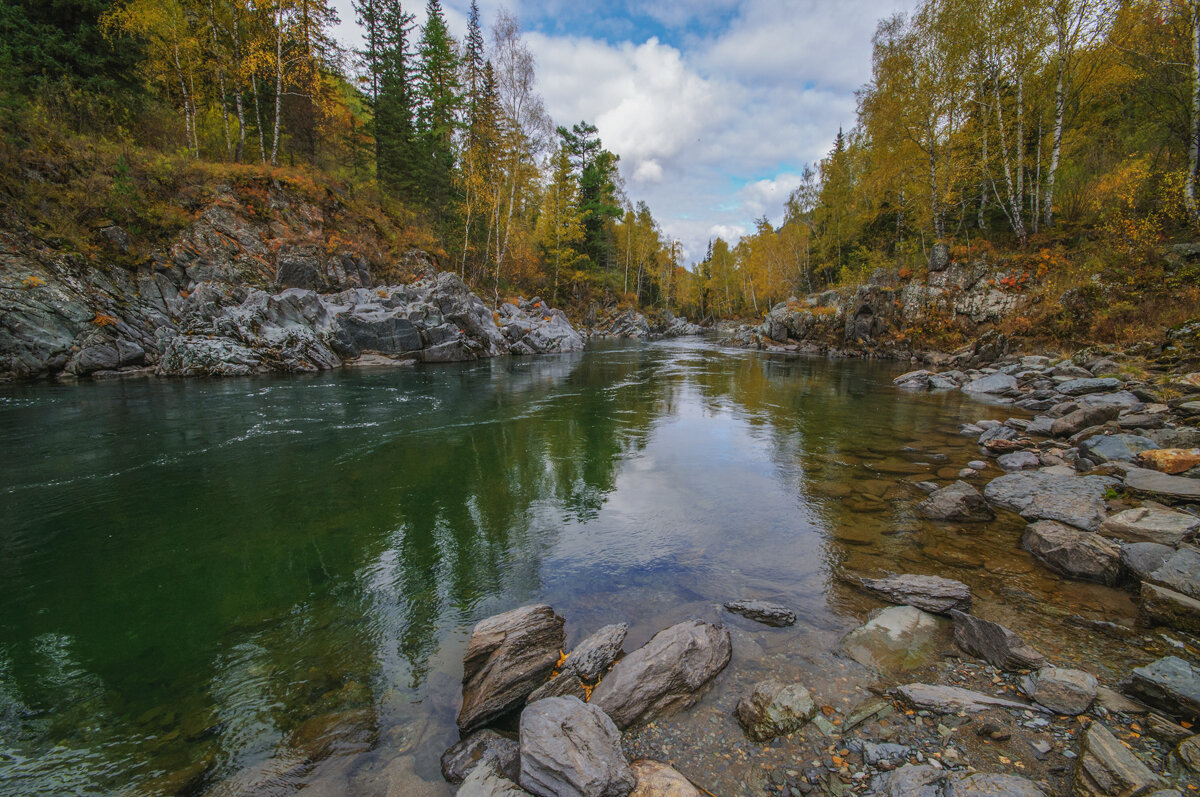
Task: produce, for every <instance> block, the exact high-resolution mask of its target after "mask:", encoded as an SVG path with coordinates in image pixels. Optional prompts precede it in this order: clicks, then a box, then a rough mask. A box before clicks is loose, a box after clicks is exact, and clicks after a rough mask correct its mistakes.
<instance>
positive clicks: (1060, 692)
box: [1024, 667, 1100, 714]
mask: <svg viewBox="0 0 1200 797" xmlns="http://www.w3.org/2000/svg"><path fill="white" fill-rule="evenodd" d="M1024 686H1025V694H1026V695H1028V696H1029V698H1030V699H1031V700H1033V701H1034V702H1036V703H1037V704H1038V705H1041V706H1045V707H1046V708H1048V709H1050V710H1051V711H1053V712H1054V713H1056V714H1082V713H1083V712H1085V711H1087V710H1088V708H1089V707H1090V706H1091V705H1092V701H1093V700H1095V699H1096V691H1097V690H1098V689H1099V687H1100V682H1099V681H1097V680H1096V676H1094V675H1092V674H1091V673H1087V672H1084V671H1083V670H1072V669H1068V668H1065V667H1043V668H1042V669H1040V670H1038V671H1037V672H1036V673H1034V674H1033V675H1031V676H1029V677H1028V678H1026V679H1025V682H1024Z"/></svg>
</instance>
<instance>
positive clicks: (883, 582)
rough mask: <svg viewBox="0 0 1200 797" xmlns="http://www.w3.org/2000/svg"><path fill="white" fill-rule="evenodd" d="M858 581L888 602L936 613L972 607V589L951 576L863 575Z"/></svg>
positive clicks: (864, 587)
mask: <svg viewBox="0 0 1200 797" xmlns="http://www.w3.org/2000/svg"><path fill="white" fill-rule="evenodd" d="M859 584H860V585H861V586H862V588H863V589H865V590H867V591H868V592H871V593H873V594H874V595H876V596H878V597H880V598H882V599H883V600H885V601H888V602H889V603H896V604H900V605H902V606H915V607H916V608H918V609H924V610H925V611H927V612H933V613H935V614H949V613H950V610H951V609H958V610H959V611H964V612H965V611H970V610H971V588H970V587H968V586H967V585H966V584H964V583H962V582H961V581H955V580H953V579H950V578H942V577H941V576H919V575H912V574H903V575H896V576H887V577H886V578H864V579H860V580H859Z"/></svg>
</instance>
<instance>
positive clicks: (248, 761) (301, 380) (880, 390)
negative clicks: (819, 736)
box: [0, 339, 1133, 795]
mask: <svg viewBox="0 0 1200 797" xmlns="http://www.w3.org/2000/svg"><path fill="white" fill-rule="evenodd" d="M900 370H902V369H901V368H899V367H898V366H896V365H895V364H888V365H883V364H878V363H869V362H861V361H849V360H838V361H831V360H825V359H819V358H804V357H792V358H784V357H779V356H770V355H764V354H759V353H755V352H746V351H738V350H730V349H723V348H720V347H718V346H716V345H715V344H713V343H711V342H708V341H705V340H700V339H683V340H679V341H669V342H659V343H652V344H637V343H630V344H619V345H593V346H592V347H590V348H589V350H588V351H586V352H583V353H579V354H573V355H557V356H546V357H536V358H500V359H497V360H492V361H486V362H479V363H471V364H463V365H445V366H429V367H419V368H395V369H374V370H365V369H364V370H350V369H346V370H340V371H336V372H329V373H324V374H320V375H314V376H292V377H261V378H253V379H229V380H224V381H202V380H195V381H109V382H98V383H85V384H78V385H47V384H41V385H7V386H3V387H0V451H3V457H2V458H0V496H2V503H0V793H4V794H33V793H37V794H58V793H98V794H138V793H147V794H149V793H182V794H237V793H256V794H280V795H282V794H289V793H292V792H294V791H295V790H297V789H298V788H301V787H308V788H311V789H313V790H314V791H306V793H311V794H320V793H326V792H328V793H348V792H353V793H356V794H380V795H383V794H388V793H389V789H391V792H390V793H391V794H395V795H423V794H429V795H449V794H453V789H452V787H450V786H449V785H447V784H445V783H444V782H442V780H441V776H440V773H439V769H438V758H439V756H440V754H441V752H442V751H443V750H444V749H445V748H446V747H447V746H448V745H450V744H451V743H453V742H454V741H456V740H457V738H458V736H457V731H456V729H455V727H454V716H455V713H456V710H457V707H458V705H457V703H458V700H459V690H460V679H461V677H462V664H461V657H462V653H463V650H464V648H465V644H466V639H467V636H468V634H469V632H470V629H471V627H472V625H473V624H474V623H475V622H476V621H478V620H479V619H481V618H484V617H487V616H489V615H491V614H494V613H497V612H499V611H504V610H507V609H510V608H513V607H516V606H520V605H523V604H527V603H531V602H538V601H544V602H547V603H550V604H551V605H553V606H554V608H555V610H556V611H557V612H558V613H559V614H561V615H563V616H564V617H565V618H566V621H567V635H568V636H567V641H568V646H570V644H572V643H574V642H577V641H579V640H580V639H582V638H583V637H584V636H586V635H587V634H589V633H590V632H591V631H593V630H595V629H596V628H598V627H599V626H602V625H605V624H607V623H611V622H622V621H624V622H628V623H629V625H630V634H629V638H628V639H627V641H626V650H632V649H633V648H634V647H636V646H638V645H640V644H642V643H643V642H645V641H646V640H647V639H648V638H649V637H650V636H651V635H653V634H654V633H655V632H656V631H658V630H660V629H661V628H663V627H665V626H667V625H670V624H671V623H673V622H676V621H678V620H681V619H684V618H686V617H691V616H701V617H705V618H708V619H713V620H725V621H726V622H727V623H728V624H729V625H730V626H731V628H732V629H733V632H734V659H733V663H732V664H731V666H730V667H729V669H728V670H727V671H726V672H725V673H724V674H723V675H722V676H721V678H720V679H719V681H718V683H717V685H716V686H715V688H714V689H712V690H711V691H710V692H709V693H708V694H707V695H706V696H705V698H704V699H703V700H702V701H701V702H700V703H699V704H698V705H697V706H696V707H695V708H693V709H692V710H691V711H689V712H688V713H687V714H686V715H684V716H681V717H679V718H677V719H676V720H672V721H669V722H667V723H664V726H665V727H667V728H668V729H670V728H671V727H672V725H671V722H674V723H675V726H674V727H675V728H676V729H677V731H678V739H677V741H676V742H675V744H674V746H673V748H672V750H673V752H672V753H671V755H672V758H673V763H675V764H676V765H677V766H678V767H679V768H680V769H681V770H683V771H684V772H685V773H686V774H688V775H689V776H691V777H693V779H694V780H696V781H697V782H700V783H708V784H711V785H710V788H711V789H712V790H713V791H714V792H715V793H718V794H724V793H732V792H730V791H721V790H718V788H717V787H720V788H724V789H731V788H733V787H732V786H730V785H729V784H735V783H737V782H740V781H739V779H740V777H741V776H740V775H739V774H738V773H737V772H736V770H731V769H730V767H729V762H728V760H725V761H724V762H722V760H721V757H720V756H719V755H716V756H714V755H713V752H712V749H711V746H712V745H720V746H722V749H728V748H729V747H732V746H741V745H745V744H746V743H745V741H744V740H743V739H742V737H741V734H740V731H739V729H738V727H737V724H736V722H734V721H733V719H732V718H731V717H730V716H729V708H730V707H731V706H732V701H733V700H735V699H736V696H737V694H738V693H742V692H744V691H745V690H746V689H747V688H748V687H749V686H750V685H752V684H753V683H754V681H755V680H756V679H757V678H761V677H762V676H763V674H764V673H772V674H779V675H781V677H785V678H786V677H792V678H798V679H800V680H802V681H803V682H805V683H807V684H808V685H809V688H810V689H811V690H812V691H813V692H814V693H816V694H817V695H818V696H819V697H820V698H821V702H829V703H833V704H835V705H838V706H839V707H841V706H844V705H850V704H852V703H853V702H854V701H855V700H856V699H861V698H862V696H863V695H865V694H867V693H866V691H865V688H864V687H865V685H866V684H867V683H868V682H869V681H870V678H869V677H868V676H866V675H864V674H863V673H861V672H859V671H857V670H855V668H856V667H857V665H854V666H850V665H849V664H848V663H847V661H846V660H845V659H843V658H842V657H840V656H839V655H838V654H837V647H838V642H839V640H840V638H841V636H842V635H844V634H845V633H846V632H847V631H848V630H850V629H851V628H853V627H855V626H856V625H858V624H859V623H861V621H862V619H863V618H864V617H865V615H866V613H867V611H868V610H869V609H870V608H873V607H874V606H877V605H879V604H877V603H874V602H872V600H871V599H869V598H866V597H864V596H862V595H861V594H859V593H858V592H857V591H855V590H854V589H852V588H850V587H848V586H846V585H845V584H843V583H842V581H841V580H840V576H842V575H843V574H845V573H862V574H879V573H884V572H896V571H907V572H924V573H937V574H941V575H948V576H950V577H954V578H960V579H962V580H966V581H968V582H969V583H971V584H972V587H973V589H974V590H975V592H976V595H977V601H978V602H979V603H980V604H981V605H984V606H985V607H990V613H991V614H992V615H993V616H994V617H995V619H998V620H1002V621H1005V622H1006V623H1007V624H1009V625H1010V626H1011V627H1013V628H1014V629H1015V630H1018V631H1020V632H1021V633H1022V634H1024V635H1027V636H1028V637H1029V638H1031V639H1032V640H1033V641H1035V642H1036V643H1037V644H1038V645H1039V646H1040V647H1041V648H1042V649H1043V651H1044V652H1046V653H1062V654H1064V655H1070V656H1074V657H1087V656H1088V655H1089V653H1088V645H1089V644H1090V642H1089V639H1090V638H1091V637H1092V636H1094V635H1093V634H1091V633H1090V632H1088V631H1086V630H1082V629H1074V630H1072V629H1073V628H1074V627H1073V626H1069V625H1064V624H1063V623H1062V622H1061V617H1064V616H1067V615H1076V614H1078V615H1082V616H1084V617H1089V618H1093V619H1102V620H1108V621H1117V622H1121V621H1123V620H1128V621H1129V622H1132V620H1131V619H1130V618H1132V616H1133V607H1132V604H1131V602H1130V599H1129V597H1128V595H1127V594H1126V593H1123V592H1120V591H1118V590H1112V589H1108V588H1105V587H1101V586H1097V585H1087V584H1080V583H1068V582H1063V581H1061V580H1059V579H1057V578H1053V577H1048V576H1047V575H1046V573H1045V571H1042V570H1041V569H1040V568H1037V567H1036V566H1035V565H1033V564H1032V560H1030V559H1029V557H1028V556H1027V555H1026V554H1024V553H1023V552H1021V551H1020V550H1019V548H1018V545H1017V540H1018V539H1019V536H1020V531H1021V525H1020V524H1019V522H1015V520H1014V519H1001V520H999V521H997V522H996V523H992V524H985V525H984V526H983V527H979V528H973V529H966V528H947V527H946V526H945V525H944V524H943V525H941V526H937V525H934V524H931V523H927V522H923V521H919V520H918V519H917V518H916V516H915V514H914V512H913V507H914V505H915V503H916V501H917V500H919V499H920V497H921V493H920V492H919V491H918V490H916V489H915V488H914V487H912V486H911V484H907V483H906V482H911V481H918V480H921V479H927V478H933V479H935V480H941V481H943V482H944V481H946V480H947V479H950V478H953V476H954V474H955V472H957V470H958V469H959V468H961V467H963V466H964V465H965V463H966V461H968V460H970V459H974V458H976V457H977V455H978V452H977V450H975V449H974V447H973V444H972V441H970V440H968V439H967V438H963V437H960V436H959V435H957V434H956V433H955V429H956V427H957V425H958V424H960V423H963V422H966V421H972V420H976V419H978V418H984V417H988V418H993V417H994V418H999V419H1003V418H1006V417H1008V415H1009V414H1010V413H1009V412H1008V411H1007V410H1006V409H1005V408H1003V407H994V406H992V407H989V406H984V405H980V404H977V403H975V402H973V401H971V400H970V399H968V398H966V397H965V396H964V395H963V394H961V393H959V392H957V391H955V392H951V393H942V394H914V393H907V392H903V391H899V390H896V389H894V388H893V387H892V385H891V378H892V377H893V376H894V375H896V373H898V372H899V371H900ZM943 458H944V459H943ZM1051 596H1053V599H1054V603H1055V604H1056V605H1058V606H1064V607H1066V608H1063V609H1060V610H1059V611H1058V614H1057V615H1054V614H1051V613H1049V612H1048V611H1045V610H1042V609H1038V608H1037V607H1041V606H1044V605H1045V604H1048V603H1049V602H1050V597H1051ZM740 597H758V598H768V599H771V600H773V601H777V602H781V603H784V604H787V605H789V606H791V607H793V608H794V609H796V610H797V612H798V613H799V614H800V621H799V622H798V623H797V624H796V625H795V626H793V627H792V628H789V629H766V628H764V627H762V626H756V625H755V624H754V623H751V622H749V621H747V620H744V619H742V618H734V617H731V616H730V615H728V614H725V613H724V612H723V611H722V609H721V608H720V603H721V602H723V601H726V600H730V599H735V598H740ZM1064 629H1066V630H1064ZM1113 656H1114V659H1115V663H1114V665H1113V666H1114V667H1118V666H1119V664H1120V656H1119V655H1117V654H1113ZM1098 666H1100V667H1104V666H1107V665H1105V664H1100V665H1098ZM858 669H859V670H861V668H858ZM659 730H660V731H661V728H660V729H659ZM700 734H703V736H701V735H700ZM689 739H690V740H692V741H691V742H689ZM701 739H702V740H703V741H702V742H701V741H700V740H701ZM746 755H747V756H748V758H747V760H748V761H749V763H747V764H746V766H747V767H753V766H755V764H754V755H755V752H754V751H753V750H750V751H749V752H748V753H747V754H746ZM722 784H724V786H722Z"/></svg>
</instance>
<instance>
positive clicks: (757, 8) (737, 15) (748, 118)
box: [335, 0, 914, 259]
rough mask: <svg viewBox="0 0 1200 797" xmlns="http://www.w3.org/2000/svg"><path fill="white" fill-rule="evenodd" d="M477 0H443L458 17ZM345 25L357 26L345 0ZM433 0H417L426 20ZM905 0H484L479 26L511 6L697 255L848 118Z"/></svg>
mask: <svg viewBox="0 0 1200 797" xmlns="http://www.w3.org/2000/svg"><path fill="white" fill-rule="evenodd" d="M469 3H470V0H443V7H444V8H445V10H446V16H447V20H448V22H449V25H450V28H451V31H452V32H454V33H455V34H456V35H458V36H460V37H461V35H462V33H463V32H464V31H465V29H466V11H467V8H468V6H469ZM335 5H336V6H337V7H338V9H339V12H340V14H341V17H342V25H341V26H340V27H339V29H338V31H337V36H338V38H339V39H340V40H341V41H342V42H343V44H346V45H347V46H355V45H356V42H357V41H358V32H357V26H356V25H355V24H354V13H353V10H352V8H351V4H350V0H335ZM424 5H425V4H424V2H421V3H416V2H413V3H409V4H407V7H408V9H409V10H410V11H411V12H413V13H414V14H416V16H417V17H418V20H420V19H422V18H423V16H424ZM913 5H914V3H913V2H912V1H911V0H843V1H842V2H837V0H834V1H833V2H829V1H828V0H690V1H688V0H658V2H653V3H646V2H634V0H610V1H609V2H604V3H582V2H577V0H541V1H540V2H537V1H535V0H507V1H506V2H501V0H480V8H481V11H482V15H483V18H484V23H485V25H486V26H490V24H491V20H492V19H493V18H494V16H495V13H496V11H497V10H498V9H499V8H500V7H501V6H503V7H506V8H508V10H509V11H511V12H512V13H515V14H516V15H517V16H518V17H519V18H520V20H521V23H522V28H523V30H524V31H525V32H526V40H527V42H528V44H529V46H530V49H531V50H532V51H533V53H534V55H535V56H536V58H537V62H538V65H537V72H538V86H539V89H540V91H541V94H542V96H543V97H544V99H545V104H546V110H547V111H548V112H549V113H550V115H551V117H553V119H554V121H555V123H556V124H564V125H568V126H569V125H571V124H573V123H575V122H577V121H579V120H580V119H587V120H588V121H591V122H593V123H594V124H596V126H597V127H598V128H599V130H600V136H601V138H602V139H603V141H604V144H605V146H606V147H608V148H609V149H611V150H613V151H614V152H616V153H618V154H619V155H620V156H621V164H620V168H621V173H622V176H623V178H624V182H625V192H626V193H627V194H628V195H629V197H630V198H631V199H632V200H634V201H637V200H645V201H646V202H647V203H648V204H649V205H650V208H651V210H652V211H653V212H654V216H655V218H656V219H658V221H659V223H660V224H661V225H662V227H663V228H664V230H666V232H667V233H668V234H669V235H671V236H673V237H675V238H678V239H679V240H680V241H682V242H683V244H684V247H685V249H686V251H687V253H688V255H689V257H690V258H691V259H695V258H696V257H699V256H702V255H703V253H704V249H705V246H706V243H707V241H708V240H709V239H710V238H712V237H715V236H717V235H721V236H724V237H725V238H727V239H735V238H736V237H737V236H738V235H740V234H741V233H744V232H747V231H749V230H751V229H753V223H754V219H755V218H758V217H760V216H762V215H764V214H765V215H767V216H768V217H769V218H771V219H772V221H774V222H778V221H779V220H780V218H781V216H782V210H783V202H784V200H786V198H787V195H788V194H789V193H790V192H791V190H792V189H793V188H794V187H795V186H796V184H797V182H798V179H799V177H798V175H799V172H800V170H801V168H802V167H803V165H804V164H805V163H811V162H815V161H816V160H818V159H819V158H821V157H822V156H823V155H824V154H825V153H826V152H827V151H828V150H829V149H830V147H831V146H832V143H833V139H834V136H835V135H836V134H837V131H838V128H839V127H845V128H849V127H850V126H852V125H853V124H854V111H855V100H854V92H855V90H856V89H857V88H858V87H860V86H861V85H862V84H863V83H865V82H866V81H867V80H868V79H869V78H870V73H871V36H872V34H873V33H874V30H875V26H876V23H877V22H878V20H879V19H881V18H883V17H886V16H889V15H891V14H892V13H895V12H897V11H905V10H909V9H910V8H911V7H912V6H913Z"/></svg>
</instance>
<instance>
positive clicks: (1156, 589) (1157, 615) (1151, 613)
mask: <svg viewBox="0 0 1200 797" xmlns="http://www.w3.org/2000/svg"><path fill="white" fill-rule="evenodd" d="M1138 608H1139V610H1140V612H1141V617H1142V621H1143V622H1146V623H1150V624H1157V625H1165V626H1168V627H1170V628H1178V629H1179V630H1181V631H1190V632H1192V633H1200V600H1196V599H1195V598H1192V597H1189V596H1187V595H1184V594H1183V593H1180V592H1176V591H1175V590H1173V589H1167V588H1166V587H1161V586H1158V585H1157V584H1151V583H1149V582H1146V583H1144V584H1142V588H1141V594H1140V599H1139V603H1138Z"/></svg>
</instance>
